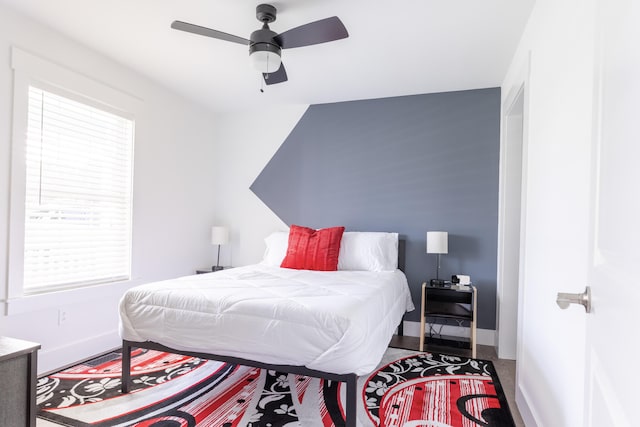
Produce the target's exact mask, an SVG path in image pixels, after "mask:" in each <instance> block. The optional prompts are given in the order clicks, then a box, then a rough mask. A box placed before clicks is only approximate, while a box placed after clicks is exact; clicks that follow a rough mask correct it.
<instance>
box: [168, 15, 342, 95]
mask: <svg viewBox="0 0 640 427" xmlns="http://www.w3.org/2000/svg"><path fill="white" fill-rule="evenodd" d="M276 12H277V10H276V8H275V7H273V6H272V5H270V4H260V5H258V6H256V18H258V21H260V22H262V28H261V29H259V30H256V31H254V32H253V33H251V36H250V37H249V39H248V40H247V39H245V38H242V37H238V36H234V35H233V34H228V33H223V32H222V31H217V30H213V29H211V28H206V27H201V26H199V25H194V24H189V23H187V22H183V21H173V23H172V24H171V28H173V29H176V30H181V31H186V32H188V33H193V34H198V35H201V36H207V37H213V38H214V39H219V40H225V41H228V42H234V43H239V44H244V45H248V46H249V57H250V58H251V60H252V62H253V64H254V67H255V68H256V69H257V70H258V71H260V72H261V73H262V76H263V78H264V81H265V83H266V84H268V85H272V84H276V83H282V82H286V81H287V72H286V71H285V69H284V65H283V64H282V60H281V57H280V53H281V51H282V49H291V48H294V47H303V46H311V45H314V44H320V43H326V42H330V41H334V40H340V39H344V38H347V37H349V33H348V32H347V29H346V28H345V26H344V25H343V24H342V21H340V19H339V18H338V17H337V16H333V17H331V18H325V19H321V20H319V21H314V22H310V23H308V24H304V25H301V26H299V27H295V28H292V29H290V30H288V31H285V32H284V33H280V34H277V33H275V32H274V31H271V29H270V28H269V24H270V23H272V22H273V21H275V20H276Z"/></svg>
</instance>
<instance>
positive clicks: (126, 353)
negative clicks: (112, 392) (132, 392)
mask: <svg viewBox="0 0 640 427" xmlns="http://www.w3.org/2000/svg"><path fill="white" fill-rule="evenodd" d="M121 382H122V384H121V388H120V390H121V391H122V393H129V383H130V382H131V345H130V344H129V343H128V342H127V341H122V379H121Z"/></svg>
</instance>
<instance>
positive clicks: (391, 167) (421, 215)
mask: <svg viewBox="0 0 640 427" xmlns="http://www.w3.org/2000/svg"><path fill="white" fill-rule="evenodd" d="M499 151H500V89H499V88H490V89H479V90H469V91H460V92H447V93H437V94H426V95H413V96H402V97H394V98H384V99H372V100H364V101H351V102H340V103H334V104H321V105H312V106H310V107H309V109H308V110H307V111H306V112H305V114H304V115H303V116H302V118H301V119H300V121H299V122H298V124H297V125H296V126H295V127H294V129H293V130H292V131H291V133H290V134H289V136H288V137H287V139H286V140H285V141H284V142H283V144H282V146H281V147H280V148H279V149H278V151H277V152H276V153H275V155H274V156H273V158H272V159H271V160H270V161H269V163H268V164H267V165H266V166H265V168H264V170H263V171H262V172H261V173H260V175H259V176H258V177H257V178H256V180H255V182H254V183H253V184H252V185H251V190H252V191H253V192H254V193H255V194H256V195H257V196H258V197H259V198H260V199H261V200H262V201H263V202H264V203H265V204H266V205H267V206H268V207H269V208H270V209H272V210H273V211H274V212H275V213H276V215H278V216H279V217H280V218H281V219H282V220H283V221H284V222H285V223H287V224H298V225H304V226H308V227H313V228H323V227H331V226H336V225H344V226H345V227H346V229H347V231H391V232H398V233H400V235H401V237H403V238H404V239H406V269H405V273H406V275H407V278H408V280H409V286H410V288H411V293H412V296H413V301H414V304H415V305H416V308H417V309H419V307H420V288H421V284H422V282H424V281H426V280H428V279H430V278H435V276H436V255H432V254H427V253H426V249H425V247H426V232H427V231H448V232H449V253H448V254H447V255H442V256H441V270H440V271H441V274H440V277H441V278H443V277H444V278H447V279H450V278H451V275H452V274H467V275H470V276H471V279H472V281H473V283H474V284H475V285H476V286H477V287H478V317H479V318H478V327H480V328H483V329H495V321H496V263H497V236H498V167H499ZM418 311H419V310H415V311H414V312H412V313H409V314H408V315H407V316H406V319H407V320H413V321H419V314H418Z"/></svg>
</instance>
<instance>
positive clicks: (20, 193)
mask: <svg viewBox="0 0 640 427" xmlns="http://www.w3.org/2000/svg"><path fill="white" fill-rule="evenodd" d="M11 66H12V68H13V70H14V93H13V131H12V145H11V184H10V206H9V247H8V253H9V259H8V266H7V267H8V272H7V273H8V274H7V278H8V289H7V300H12V299H18V298H21V297H24V296H31V295H42V294H46V293H50V292H57V291H60V290H61V289H78V288H83V287H86V286H91V285H95V283H86V284H84V283H81V284H78V285H75V286H68V287H64V288H61V287H51V288H50V289H45V290H42V291H41V292H39V293H37V294H36V293H28V294H26V293H25V291H24V243H25V239H24V233H25V190H26V150H25V147H26V135H27V126H28V123H27V119H28V106H29V87H30V86H35V87H38V88H40V89H43V90H46V91H49V92H53V93H56V94H58V95H61V96H64V97H67V98H70V99H73V100H75V101H78V102H82V103H84V104H87V105H90V106H93V107H96V108H99V109H102V110H105V111H108V112H111V113H114V114H117V115H119V116H122V117H124V118H127V119H129V120H132V121H133V126H134V127H133V147H132V152H131V180H132V185H131V196H130V197H131V201H130V206H131V227H130V229H129V241H130V245H129V255H128V256H129V259H130V262H129V269H130V271H129V279H127V280H124V282H127V281H130V280H131V269H132V264H133V262H132V261H133V260H132V247H133V194H134V186H133V182H134V170H135V168H134V160H135V155H134V153H135V140H136V120H135V118H136V115H137V114H136V112H137V111H139V109H140V105H141V100H140V99H138V98H136V97H134V96H132V95H129V94H126V93H124V92H121V91H119V90H117V89H114V88H112V87H110V86H108V85H106V84H104V83H101V82H99V81H96V80H94V79H91V78H89V77H87V76H84V75H82V74H80V73H77V72H75V71H73V70H70V69H68V68H65V67H62V66H60V65H57V64H54V63H52V62H50V61H48V60H45V59H43V58H40V57H38V56H35V55H33V54H30V53H28V52H25V51H23V50H21V49H19V48H17V47H12V49H11ZM121 282H123V281H119V282H115V281H114V282H108V283H102V284H107V285H108V284H113V283H121Z"/></svg>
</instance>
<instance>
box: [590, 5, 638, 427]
mask: <svg viewBox="0 0 640 427" xmlns="http://www.w3.org/2000/svg"><path fill="white" fill-rule="evenodd" d="M639 3H640V2H638V1H637V0H598V8H599V10H598V12H597V22H598V24H597V30H596V33H597V37H596V49H597V50H596V55H595V63H596V73H595V80H596V88H597V90H596V94H595V98H594V101H595V102H594V105H595V108H596V111H595V112H594V119H595V120H594V159H595V164H594V182H593V184H594V185H593V193H592V195H593V204H594V209H593V221H592V227H593V228H592V241H591V246H590V248H591V254H590V256H591V259H590V264H591V265H590V272H589V273H590V274H589V279H590V280H589V282H590V283H589V285H590V286H591V290H592V305H593V310H592V312H591V314H588V315H587V316H586V317H587V335H586V373H585V375H586V381H585V384H586V396H585V398H586V400H585V408H586V411H587V412H586V414H585V425H587V426H594V427H595V426H631V425H636V426H637V425H639V424H638V423H639V421H638V419H639V418H638V415H637V414H636V412H637V406H638V397H639V396H640V392H639V391H638V384H640V366H639V364H638V356H639V355H640V354H639V352H640V344H639V343H640V332H639V330H638V324H639V322H638V316H640V271H638V269H639V268H640V4H639Z"/></svg>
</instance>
